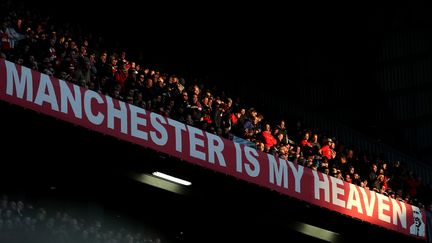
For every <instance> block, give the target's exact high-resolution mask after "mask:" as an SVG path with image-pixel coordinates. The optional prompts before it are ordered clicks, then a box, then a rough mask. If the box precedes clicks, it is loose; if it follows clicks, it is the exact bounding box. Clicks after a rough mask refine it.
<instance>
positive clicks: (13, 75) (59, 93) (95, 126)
mask: <svg viewBox="0 0 432 243" xmlns="http://www.w3.org/2000/svg"><path fill="white" fill-rule="evenodd" d="M0 99H2V100H5V101H8V102H10V103H13V104H17V105H20V106H23V107H25V108H29V109H32V110H35V111H38V112H41V113H44V114H47V115H50V116H53V117H56V118H59V119H63V120H65V121H68V122H71V123H74V124H79V125H81V126H83V127H86V128H89V129H92V130H95V131H99V132H101V133H104V134H109V135H112V136H115V137H117V138H121V139H124V140H126V141H129V142H133V143H136V144H139V145H142V146H144V147H148V148H152V149H155V150H157V151H160V152H164V153H167V154H169V155H172V156H175V157H178V158H181V159H183V160H186V161H188V162H191V163H194V164H198V165H200V166H203V167H206V168H209V169H212V170H216V171H219V172H222V173H224V174H229V175H232V176H234V177H237V178H240V179H243V180H246V181H249V182H252V183H256V184H258V185H261V186H264V187H267V188H270V189H272V190H276V191H278V192H280V193H283V194H286V195H288V196H291V197H294V198H298V199H301V200H304V201H306V202H309V203H312V204H315V205H318V206H320V207H325V208H328V209H330V210H333V211H336V212H339V213H342V214H345V215H348V216H351V217H355V218H358V219H361V220H364V221H366V222H369V223H372V224H375V225H379V226H382V227H384V228H387V229H390V230H394V231H397V232H401V233H403V234H406V235H412V236H415V237H418V238H422V239H426V235H425V232H426V225H425V223H426V214H425V212H424V211H423V210H420V209H418V208H417V207H415V206H412V205H409V204H406V203H404V202H400V201H396V200H394V199H392V198H390V197H387V196H385V195H382V194H378V193H375V192H373V191H369V190H365V189H364V188H361V187H358V186H355V185H354V184H350V183H346V182H344V181H342V180H340V179H337V178H334V177H330V176H327V175H325V174H322V173H320V172H316V171H312V170H310V169H309V168H305V167H303V166H301V165H297V164H294V163H291V162H289V161H286V160H282V159H279V158H277V157H274V156H273V155H271V154H266V153H262V152H260V151H257V150H255V149H254V148H250V147H245V146H244V145H240V144H238V143H234V142H233V141H230V140H226V139H223V138H221V137H218V136H216V135H214V134H211V133H208V132H205V131H202V130H200V129H197V128H195V127H192V126H189V125H185V124H183V123H180V122H178V121H175V120H172V119H170V118H167V117H164V116H161V115H159V114H156V113H153V112H149V111H146V110H144V109H142V108H139V107H136V106H133V105H131V104H128V103H124V102H122V101H118V100H115V99H112V98H111V97H109V96H105V95H102V94H99V93H97V92H94V91H92V90H87V89H84V88H81V87H79V86H76V85H73V84H71V83H67V82H65V81H62V80H58V79H56V78H52V77H50V76H48V75H45V74H41V73H39V72H35V71H32V70H30V69H28V68H26V67H22V66H19V65H16V64H14V63H12V62H9V61H5V60H3V59H0ZM4 115H5V114H4ZM6 115H7V114H6Z"/></svg>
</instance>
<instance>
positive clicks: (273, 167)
mask: <svg viewBox="0 0 432 243" xmlns="http://www.w3.org/2000/svg"><path fill="white" fill-rule="evenodd" d="M268 160H269V173H270V175H269V178H270V183H272V184H274V183H275V177H276V184H277V185H278V186H282V180H283V187H285V188H288V166H287V163H286V162H285V160H282V159H279V163H278V162H277V161H276V159H275V157H274V156H273V155H271V154H268ZM278 164H279V165H278Z"/></svg>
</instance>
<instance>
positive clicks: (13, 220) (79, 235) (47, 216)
mask: <svg viewBox="0 0 432 243" xmlns="http://www.w3.org/2000/svg"><path fill="white" fill-rule="evenodd" d="M143 232H148V230H143ZM0 242H32V243H39V242H41V243H42V242H47V243H50V242H62V243H78V242H79V243H86V242H88V243H90V242H91V243H97V242H100V243H151V242H154V243H159V242H160V239H159V238H157V237H154V236H149V235H147V234H146V233H142V232H132V231H131V230H128V229H125V228H124V227H121V226H120V227H119V226H118V225H116V226H107V225H105V224H104V222H103V221H101V220H98V219H94V218H90V217H88V216H77V215H74V214H73V213H70V212H69V211H67V210H66V211H53V210H52V209H48V208H46V207H42V206H40V207H36V206H34V204H32V203H29V202H25V201H20V200H18V201H17V200H13V199H11V198H9V196H7V195H3V196H2V198H1V199H0Z"/></svg>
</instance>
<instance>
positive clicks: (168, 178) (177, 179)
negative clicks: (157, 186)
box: [152, 171, 192, 186]
mask: <svg viewBox="0 0 432 243" xmlns="http://www.w3.org/2000/svg"><path fill="white" fill-rule="evenodd" d="M152 174H153V175H154V176H157V177H160V178H163V179H165V180H169V181H172V182H175V183H178V184H181V185H185V186H190V185H192V183H191V182H189V181H185V180H182V179H179V178H177V177H174V176H170V175H167V174H164V173H162V172H158V171H156V172H153V173H152Z"/></svg>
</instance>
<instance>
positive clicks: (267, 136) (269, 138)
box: [261, 123, 277, 151]
mask: <svg viewBox="0 0 432 243" xmlns="http://www.w3.org/2000/svg"><path fill="white" fill-rule="evenodd" d="M261 135H262V139H263V142H264V145H265V148H266V150H267V151H268V150H270V148H271V147H273V146H275V145H276V144H277V141H276V138H275V137H273V135H272V133H271V127H270V124H268V123H266V124H265V129H264V131H263V132H262V133H261Z"/></svg>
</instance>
